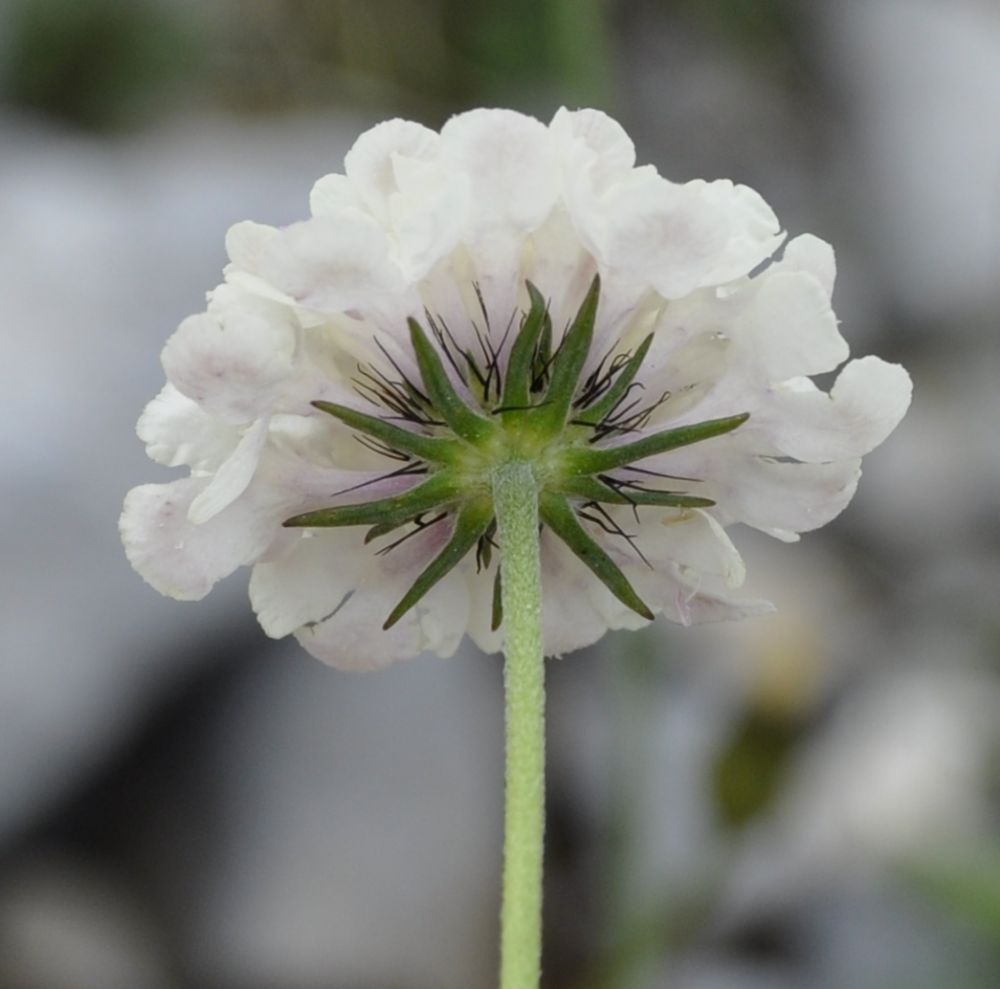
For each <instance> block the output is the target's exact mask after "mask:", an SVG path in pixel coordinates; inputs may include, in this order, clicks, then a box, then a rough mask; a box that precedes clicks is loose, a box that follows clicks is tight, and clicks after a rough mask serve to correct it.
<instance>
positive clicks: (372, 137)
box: [344, 118, 440, 221]
mask: <svg viewBox="0 0 1000 989" xmlns="http://www.w3.org/2000/svg"><path fill="white" fill-rule="evenodd" d="M439 142H440V138H439V137H438V135H437V134H436V133H435V132H434V131H432V130H429V129H428V128H427V127H424V126H422V125H421V124H416V123H414V122H413V121H411V120H400V119H398V118H397V119H395V120H385V121H383V122H382V123H380V124H377V125H376V126H375V127H372V128H371V130H367V131H365V132H364V133H363V134H362V135H361V136H360V137H359V138H358V139H357V140H356V141H355V142H354V146H353V147H352V148H351V150H350V151H348V152H347V156H346V157H345V158H344V171H345V172H346V173H347V178H348V179H350V181H351V184H352V185H353V186H354V188H355V189H357V191H358V194H359V196H360V198H361V200H362V201H363V202H364V203H365V205H366V206H367V207H368V208H369V209H370V210H371V211H372V214H373V215H374V216H376V217H377V218H378V219H380V220H382V221H386V220H388V217H389V203H390V200H391V198H392V196H393V194H394V193H395V192H396V191H397V185H396V175H395V171H394V167H393V163H394V161H395V159H396V158H397V157H403V158H416V159H418V160H422V161H427V160H430V159H432V158H434V157H435V155H436V154H437V148H438V143H439Z"/></svg>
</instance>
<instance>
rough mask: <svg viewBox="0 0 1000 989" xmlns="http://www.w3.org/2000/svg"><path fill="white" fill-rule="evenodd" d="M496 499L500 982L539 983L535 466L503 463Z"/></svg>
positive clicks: (540, 751)
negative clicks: (502, 720) (500, 644)
mask: <svg viewBox="0 0 1000 989" xmlns="http://www.w3.org/2000/svg"><path fill="white" fill-rule="evenodd" d="M493 504H494V508H495V510H496V516H497V531H498V535H499V537H500V560H501V566H502V568H503V580H502V588H501V589H502V594H503V623H504V653H505V663H504V696H505V698H506V731H507V775H506V787H505V805H504V862H503V902H502V905H501V910H500V989H537V987H538V983H539V979H540V976H541V960H542V844H543V836H544V830H545V666H544V658H543V653H542V577H541V565H540V562H539V546H538V487H537V484H536V482H535V477H534V473H533V472H532V469H531V465H530V464H528V463H523V462H519V461H515V462H512V463H508V464H504V465H502V466H501V467H499V468H497V470H496V473H495V474H494V476H493Z"/></svg>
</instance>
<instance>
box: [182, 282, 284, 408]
mask: <svg viewBox="0 0 1000 989" xmlns="http://www.w3.org/2000/svg"><path fill="white" fill-rule="evenodd" d="M296 345H297V334H296V327H295V324H294V322H293V319H292V317H291V315H290V314H289V313H288V312H287V310H285V309H283V307H281V306H278V305H276V304H273V303H269V302H266V301H264V300H259V299H258V300H253V301H252V302H246V301H245V300H243V301H240V302H238V303H230V304H226V305H220V306H219V307H218V308H217V309H213V310H210V311H209V312H207V313H203V314H201V315H199V316H190V317H189V318H188V319H186V320H184V322H183V323H181V325H180V327H179V328H178V329H177V331H176V332H175V333H174V335H173V336H172V337H171V338H170V339H169V340H168V341H167V345H166V347H164V349H163V357H162V361H163V367H164V370H165V371H166V373H167V377H168V378H169V379H170V381H171V383H172V384H173V385H174V386H175V387H176V388H177V389H178V391H180V392H182V393H183V394H185V395H187V396H188V398H190V399H192V400H193V401H195V402H197V403H198V405H200V406H201V407H202V408H203V409H204V410H205V411H206V412H207V413H208V414H209V415H211V416H213V417H215V418H218V419H221V420H223V421H224V422H229V423H233V424H236V423H246V422H249V421H252V420H254V419H257V418H258V417H259V416H260V415H262V414H265V413H267V412H268V411H270V408H271V406H272V404H273V402H274V398H275V395H276V394H277V392H278V389H279V388H280V386H281V385H282V383H283V382H284V381H285V380H286V379H287V378H288V376H289V375H290V374H292V372H293V370H294V368H295V354H296Z"/></svg>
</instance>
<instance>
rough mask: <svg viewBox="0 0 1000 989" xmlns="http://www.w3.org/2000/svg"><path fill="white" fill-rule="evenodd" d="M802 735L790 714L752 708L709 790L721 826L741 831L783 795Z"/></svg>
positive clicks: (720, 758)
mask: <svg viewBox="0 0 1000 989" xmlns="http://www.w3.org/2000/svg"><path fill="white" fill-rule="evenodd" d="M801 737H802V726H801V725H800V724H799V723H798V721H797V720H796V719H794V718H792V717H790V716H788V715H778V714H775V713H774V712H771V711H767V710H759V709H756V708H753V707H750V708H748V709H747V710H746V711H745V712H744V714H743V717H742V718H741V719H740V720H739V721H737V723H736V724H735V725H734V726H733V731H732V734H731V736H730V739H729V743H728V745H726V746H725V747H724V748H723V749H722V751H721V752H719V753H718V755H717V756H716V759H715V763H714V765H713V767H712V778H711V788H712V795H713V797H714V802H715V807H716V812H717V813H718V815H719V819H720V821H721V823H722V824H724V825H726V826H728V827H734V828H740V827H743V826H744V825H746V824H749V823H750V821H752V820H753V819H754V818H755V817H757V816H758V815H759V814H763V813H764V812H766V811H767V810H768V809H769V808H770V807H771V805H772V803H773V802H774V801H775V799H776V798H777V797H778V795H779V794H780V793H781V790H782V786H783V784H784V782H785V778H786V776H787V771H788V768H789V765H790V763H791V760H792V758H793V756H794V755H795V753H796V748H797V745H798V743H799V741H800V740H801Z"/></svg>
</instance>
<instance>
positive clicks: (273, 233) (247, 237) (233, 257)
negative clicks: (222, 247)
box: [226, 220, 281, 271]
mask: <svg viewBox="0 0 1000 989" xmlns="http://www.w3.org/2000/svg"><path fill="white" fill-rule="evenodd" d="M280 236H281V234H280V231H279V230H278V229H277V228H276V227H269V226H267V225H266V224H263V223H254V222H253V221H252V220H243V221H241V222H240V223H234V224H233V226H231V227H230V228H229V230H228V231H227V232H226V253H227V254H228V255H229V260H230V261H232V263H233V264H234V265H235V266H236V267H237V268H240V269H242V270H244V271H256V270H257V265H258V262H259V260H260V256H261V253H262V252H263V251H264V250H265V249H266V248H267V247H268V245H270V244H273V243H274V242H275V241H276V240H278V239H279V238H280Z"/></svg>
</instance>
